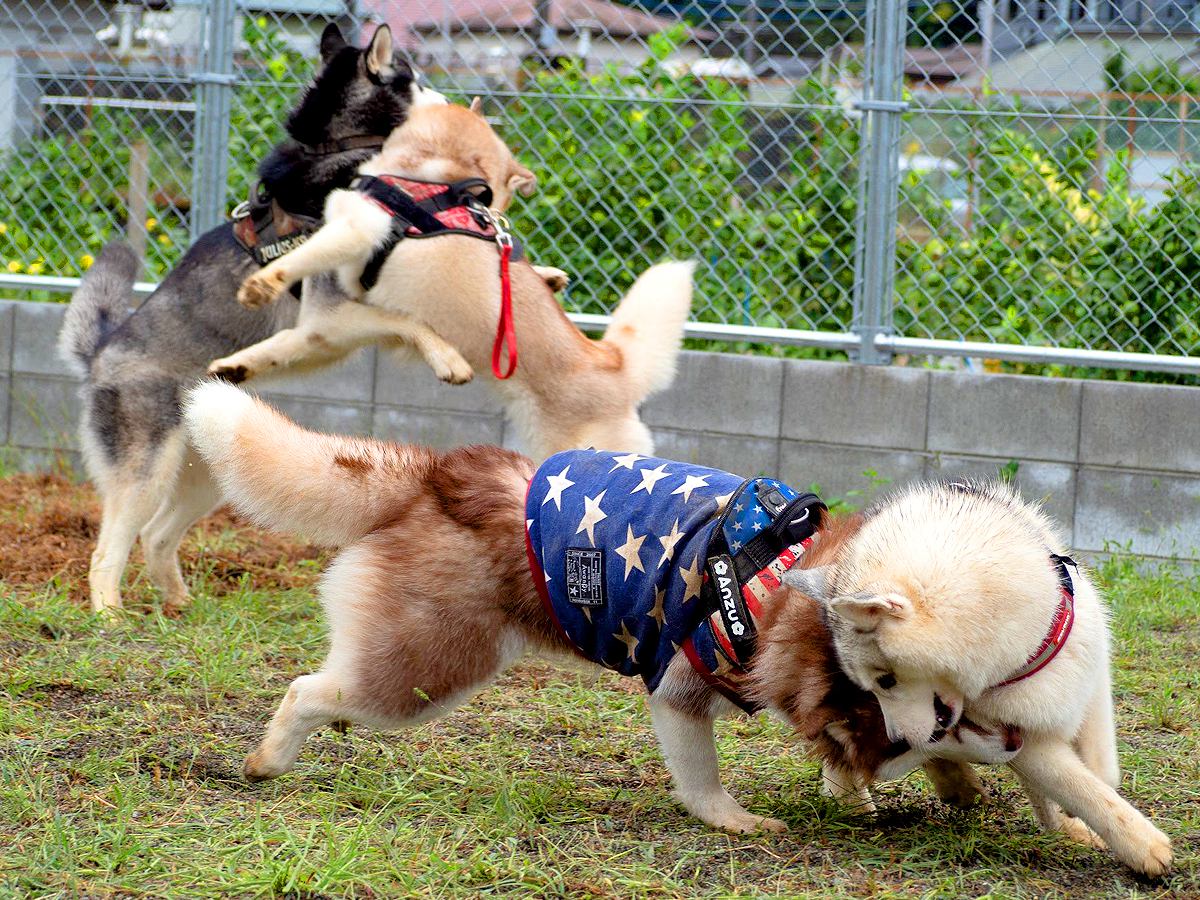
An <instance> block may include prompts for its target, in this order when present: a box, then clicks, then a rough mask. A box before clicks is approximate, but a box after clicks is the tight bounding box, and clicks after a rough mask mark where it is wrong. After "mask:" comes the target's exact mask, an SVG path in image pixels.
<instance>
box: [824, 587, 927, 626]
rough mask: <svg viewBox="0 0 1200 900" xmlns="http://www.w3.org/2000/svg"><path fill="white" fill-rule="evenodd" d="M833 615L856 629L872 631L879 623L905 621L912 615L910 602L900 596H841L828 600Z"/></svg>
mask: <svg viewBox="0 0 1200 900" xmlns="http://www.w3.org/2000/svg"><path fill="white" fill-rule="evenodd" d="M829 609H830V611H831V612H832V613H834V614H835V615H838V616H841V617H842V618H843V619H846V620H847V621H849V622H851V623H852V624H853V625H854V626H855V627H856V628H862V629H865V630H868V631H873V630H874V629H875V628H876V627H877V626H878V625H879V624H880V623H881V622H883V621H885V620H887V619H889V618H891V619H907V618H908V617H909V616H911V615H912V611H913V607H912V601H911V600H909V599H908V598H907V597H904V596H901V595H900V594H871V593H866V592H864V593H860V594H843V595H841V596H838V597H832V598H831V599H830V600H829Z"/></svg>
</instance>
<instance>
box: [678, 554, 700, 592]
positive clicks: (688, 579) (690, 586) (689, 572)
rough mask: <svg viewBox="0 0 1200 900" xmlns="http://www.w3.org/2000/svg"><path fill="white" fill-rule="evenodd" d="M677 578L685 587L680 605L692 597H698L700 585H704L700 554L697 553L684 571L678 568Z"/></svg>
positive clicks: (681, 567)
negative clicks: (681, 580)
mask: <svg viewBox="0 0 1200 900" xmlns="http://www.w3.org/2000/svg"><path fill="white" fill-rule="evenodd" d="M679 577H680V578H682V579H683V581H684V584H686V585H687V587H686V588H685V589H684V592H683V600H682V601H680V602H682V603H687V602H688V600H690V599H691V598H692V597H699V596H700V585H702V584H703V583H704V572H703V571H701V569H700V554H699V553H697V554H696V556H695V558H694V559H693V560H692V564H691V565H690V566H688V567H687V568H686V569H685V568H683V566H680V567H679Z"/></svg>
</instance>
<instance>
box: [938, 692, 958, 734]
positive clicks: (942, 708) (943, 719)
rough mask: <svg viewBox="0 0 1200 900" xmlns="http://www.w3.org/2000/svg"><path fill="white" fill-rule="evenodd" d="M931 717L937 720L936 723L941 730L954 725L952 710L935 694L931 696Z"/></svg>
mask: <svg viewBox="0 0 1200 900" xmlns="http://www.w3.org/2000/svg"><path fill="white" fill-rule="evenodd" d="M933 717H934V718H935V719H937V723H938V725H939V726H940V727H941V728H942V729H946V728H949V727H950V726H951V725H953V724H954V710H953V709H951V708H950V707H949V706H947V705H946V704H945V703H943V702H942V698H941V697H939V696H938V695H937V694H934V695H933Z"/></svg>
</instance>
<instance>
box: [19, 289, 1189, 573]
mask: <svg viewBox="0 0 1200 900" xmlns="http://www.w3.org/2000/svg"><path fill="white" fill-rule="evenodd" d="M64 311H65V307H64V306H61V305H52V304H36V303H22V302H19V301H0V431H2V433H0V444H3V445H6V446H7V447H8V451H7V452H8V453H9V457H10V461H11V462H12V463H13V464H15V465H16V466H17V467H19V468H26V469H37V468H45V467H47V466H50V465H52V464H54V463H55V462H56V461H57V460H62V459H66V460H67V461H69V462H72V463H74V464H75V465H76V466H77V467H78V455H77V453H76V450H77V447H78V443H77V438H76V434H75V432H76V427H77V422H78V415H79V400H78V397H77V390H76V386H77V381H76V379H75V377H74V375H73V374H72V373H71V372H70V371H69V370H68V369H67V368H66V366H65V365H64V364H63V363H62V362H61V361H60V360H59V358H58V355H57V352H56V348H55V341H56V338H57V332H58V328H59V325H60V324H61V321H62V315H63V313H64ZM255 387H256V389H257V390H259V391H260V392H261V393H263V394H264V395H265V396H267V397H269V398H270V399H271V400H272V401H273V402H275V403H276V404H277V405H278V406H280V407H281V408H282V409H283V410H285V411H286V412H287V413H288V414H290V415H292V416H294V417H295V418H296V419H298V420H299V421H301V422H303V423H304V424H306V425H309V426H310V427H315V428H319V429H322V430H327V431H334V432H342V433H347V434H370V435H375V436H377V437H381V438H389V439H397V440H405V441H414V442H421V443H426V444H430V445H433V446H438V447H449V446H453V445H457V444H463V443H479V442H493V443H504V444H507V445H510V446H515V445H516V443H517V442H516V438H515V435H514V434H513V433H512V431H511V429H510V428H509V427H508V426H507V425H506V423H505V422H504V418H503V415H502V414H501V413H500V410H499V407H498V406H497V403H496V401H495V400H494V398H493V396H492V394H491V392H490V390H489V389H488V387H487V385H486V383H485V379H482V378H481V379H480V380H479V381H478V382H473V383H471V384H469V385H465V386H461V387H451V386H448V385H444V384H442V383H441V382H439V381H437V380H436V379H435V378H434V377H433V375H432V373H431V372H430V371H429V370H428V368H427V367H425V366H424V365H423V364H421V363H419V362H413V363H409V364H397V363H396V362H394V361H393V360H392V359H391V358H390V357H389V356H385V355H383V354H377V353H376V352H374V351H366V352H363V353H360V354H358V355H357V356H355V357H353V358H351V359H350V360H348V361H346V362H345V363H343V364H342V365H340V366H338V367H336V368H332V369H328V370H325V371H323V372H319V373H313V374H307V375H303V376H298V377H288V378H275V379H271V380H269V381H268V380H263V381H261V382H259V383H258V384H257V385H255ZM643 416H644V418H645V419H646V421H647V423H648V424H649V425H650V427H651V429H652V430H653V432H654V435H655V440H656V442H657V447H658V453H659V454H660V455H661V456H664V457H668V458H675V459H683V460H687V461H690V462H697V463H702V464H705V465H711V466H717V467H721V468H725V469H729V470H731V471H735V472H739V473H743V474H746V475H755V474H771V475H775V476H777V477H779V478H782V479H783V480H784V481H787V482H789V483H791V484H793V485H795V486H797V487H808V486H810V485H819V486H820V490H821V491H822V493H823V494H824V495H825V496H827V497H843V498H847V499H849V500H851V501H852V502H854V503H856V504H861V503H864V502H867V501H869V500H870V499H871V498H872V497H874V496H877V495H878V494H879V493H881V492H883V491H886V490H887V489H889V488H890V487H893V486H895V485H897V484H903V483H905V482H908V481H912V480H914V479H921V478H947V477H952V476H956V475H963V474H976V475H994V474H995V473H996V472H997V470H998V469H999V468H1000V467H1002V466H1005V465H1007V464H1009V462H1010V461H1014V460H1015V461H1016V463H1017V475H1016V478H1017V483H1018V484H1019V486H1020V488H1021V491H1022V493H1024V494H1025V495H1026V496H1027V497H1030V498H1037V499H1042V500H1044V501H1045V503H1046V507H1047V509H1048V511H1049V512H1050V513H1051V514H1052V515H1053V516H1054V517H1055V518H1056V519H1057V520H1058V521H1059V522H1061V523H1062V525H1063V527H1064V529H1066V531H1067V533H1068V534H1069V535H1070V536H1071V538H1072V541H1073V545H1074V547H1075V548H1076V549H1077V550H1078V551H1080V552H1082V553H1089V552H1092V553H1094V552H1103V551H1105V550H1111V549H1117V548H1126V547H1127V548H1129V549H1131V550H1132V551H1134V552H1136V553H1139V554H1143V555H1147V556H1152V557H1182V558H1188V559H1197V558H1200V389H1195V388H1186V387H1171V386H1161V385H1147V384H1127V383H1118V382H1099V381H1073V380H1068V379H1050V378H1035V377H1029V376H1009V375H971V374H966V373H959V372H935V371H927V370H922V369H912V368H900V367H867V366H854V365H848V364H840V363H827V362H808V361H801V360H783V359H773V358H763V357H756V356H734V355H730V354H718V353H685V354H684V356H683V359H682V362H681V365H680V371H679V375H678V377H677V378H676V381H675V384H674V385H673V386H672V388H671V389H670V390H668V391H667V392H665V393H663V394H661V395H658V396H656V397H653V398H651V399H650V400H649V401H648V402H647V403H646V405H645V407H644V408H643ZM78 471H79V472H80V473H81V474H82V468H81V467H79V468H78Z"/></svg>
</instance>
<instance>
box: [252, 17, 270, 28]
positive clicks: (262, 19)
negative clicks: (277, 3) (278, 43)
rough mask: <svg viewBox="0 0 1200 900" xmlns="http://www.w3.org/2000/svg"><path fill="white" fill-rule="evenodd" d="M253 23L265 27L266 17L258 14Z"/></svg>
mask: <svg viewBox="0 0 1200 900" xmlns="http://www.w3.org/2000/svg"><path fill="white" fill-rule="evenodd" d="M254 24H255V25H257V26H258V27H259V28H266V27H267V17H266V16H259V17H258V18H257V19H255V20H254Z"/></svg>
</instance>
